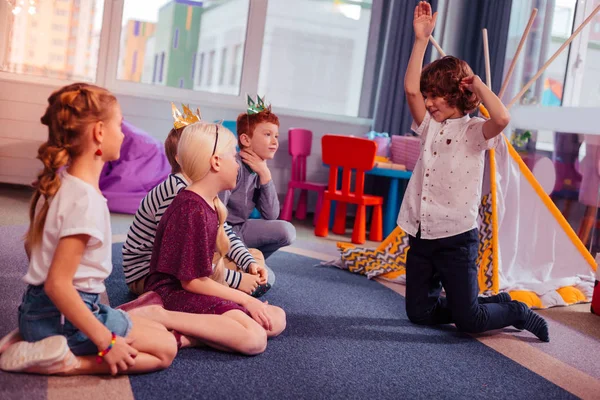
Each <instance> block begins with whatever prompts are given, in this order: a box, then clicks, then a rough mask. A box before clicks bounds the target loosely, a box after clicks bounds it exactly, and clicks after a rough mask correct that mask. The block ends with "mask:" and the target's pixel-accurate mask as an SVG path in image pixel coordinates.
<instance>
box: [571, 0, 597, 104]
mask: <svg viewBox="0 0 600 400" xmlns="http://www.w3.org/2000/svg"><path fill="white" fill-rule="evenodd" d="M599 4H600V0H595V1H594V3H593V7H587V9H588V10H592V9H594V8H595V7H596V6H598V5H599ZM590 25H591V26H592V29H590V35H589V38H588V42H587V44H585V43H583V47H584V49H581V50H583V51H585V63H584V64H583V65H581V64H580V63H577V67H578V68H577V70H578V71H579V73H580V74H581V88H582V89H581V90H580V91H579V92H580V93H575V97H576V101H575V103H576V105H578V106H580V107H600V15H599V14H596V17H595V18H594V20H593V21H592V22H591V23H590ZM581 50H580V52H581Z"/></svg>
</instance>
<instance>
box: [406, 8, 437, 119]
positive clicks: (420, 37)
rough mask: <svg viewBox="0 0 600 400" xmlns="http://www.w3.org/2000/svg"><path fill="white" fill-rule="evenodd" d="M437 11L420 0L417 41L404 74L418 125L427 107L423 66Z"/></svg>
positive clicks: (415, 23)
mask: <svg viewBox="0 0 600 400" xmlns="http://www.w3.org/2000/svg"><path fill="white" fill-rule="evenodd" d="M436 19H437V12H436V13H435V14H433V15H432V14H431V6H430V5H429V3H427V2H425V1H421V2H419V4H417V6H416V7H415V15H414V18H413V28H414V31H415V43H414V44H413V49H412V53H411V54H410V60H409V61H408V67H407V69H406V75H405V76H404V91H405V93H406V101H407V102H408V108H409V109H410V113H411V115H412V117H413V119H414V120H415V122H416V124H417V125H421V122H423V119H424V118H425V113H426V112H427V109H426V108H425V102H424V99H423V95H422V93H421V85H420V81H421V70H422V67H423V59H424V58H425V50H427V44H428V43H429V36H431V33H432V32H433V28H434V27H435V21H436Z"/></svg>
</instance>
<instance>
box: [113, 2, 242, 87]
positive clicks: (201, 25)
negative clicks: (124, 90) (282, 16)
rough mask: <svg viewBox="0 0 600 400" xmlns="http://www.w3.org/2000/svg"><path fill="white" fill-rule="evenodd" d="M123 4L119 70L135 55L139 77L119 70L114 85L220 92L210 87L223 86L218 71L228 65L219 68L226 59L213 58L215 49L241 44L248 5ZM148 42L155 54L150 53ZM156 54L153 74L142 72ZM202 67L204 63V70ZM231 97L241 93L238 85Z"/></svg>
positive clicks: (221, 74)
mask: <svg viewBox="0 0 600 400" xmlns="http://www.w3.org/2000/svg"><path fill="white" fill-rule="evenodd" d="M123 3H124V5H123V17H122V21H121V26H122V27H124V28H123V29H121V43H122V45H121V46H119V47H120V51H119V61H118V64H117V65H131V63H129V62H128V60H130V59H132V58H133V54H134V52H136V51H137V53H138V65H137V69H138V71H139V70H140V69H142V73H141V74H136V75H132V74H124V73H123V68H121V69H119V70H118V73H117V79H119V80H125V81H129V82H142V83H146V84H153V83H154V84H162V85H165V86H167V87H172V88H183V89H192V90H201V89H200V87H201V86H202V89H203V90H206V89H208V90H212V91H216V92H220V91H221V89H220V85H219V86H217V85H214V87H212V88H211V86H213V83H217V82H224V81H225V79H226V78H225V75H224V74H225V73H226V72H224V71H222V70H221V69H217V68H224V67H225V68H226V67H227V65H225V66H222V64H218V65H217V62H219V61H221V60H222V57H223V56H225V57H227V54H226V53H225V54H223V53H221V54H215V52H214V49H225V48H227V47H231V46H232V45H233V43H244V41H245V38H246V27H247V25H248V10H249V0H230V1H194V0H152V1H143V0H126V1H124V2H123ZM130 24H131V26H130ZM150 41H153V44H152V46H153V48H152V52H151V53H148V50H149V49H148V43H149V42H150ZM232 41H234V42H232ZM219 52H220V50H219ZM146 54H148V55H146ZM154 54H158V55H159V59H158V61H157V66H156V69H157V71H156V72H155V70H154V69H153V68H148V69H146V68H144V67H142V64H143V65H145V64H149V65H151V66H153V64H154V63H155V60H154ZM205 55H206V56H205ZM217 56H218V57H217ZM242 56H243V55H242ZM225 62H227V61H225ZM205 63H208V65H207V66H206V67H205ZM196 68H198V70H197V71H196ZM144 71H147V72H144ZM217 73H219V75H216V74H217ZM182 77H183V78H182ZM182 79H183V86H181V85H182ZM137 90H140V89H139V86H137ZM231 91H232V90H231V89H230V90H229V91H226V92H224V93H231ZM233 92H235V93H234V94H237V93H238V92H239V82H238V83H237V85H236V87H235V88H234V90H233Z"/></svg>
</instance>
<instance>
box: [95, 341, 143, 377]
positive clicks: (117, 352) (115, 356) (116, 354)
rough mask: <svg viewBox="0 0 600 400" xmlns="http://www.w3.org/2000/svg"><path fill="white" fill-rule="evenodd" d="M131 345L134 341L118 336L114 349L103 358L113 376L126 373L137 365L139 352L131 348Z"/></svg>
mask: <svg viewBox="0 0 600 400" xmlns="http://www.w3.org/2000/svg"><path fill="white" fill-rule="evenodd" d="M131 343H133V339H131V338H127V339H126V338H123V337H121V336H117V339H116V340H115V344H114V345H113V347H112V349H110V351H109V352H108V354H106V355H105V356H104V357H103V360H104V362H106V363H107V364H108V366H109V367H110V373H111V374H112V375H116V374H117V373H118V372H119V371H120V372H125V371H127V370H128V369H129V367H133V366H134V365H135V360H134V358H135V357H136V356H137V355H138V351H137V350H136V349H134V348H133V347H131V346H130V344H131Z"/></svg>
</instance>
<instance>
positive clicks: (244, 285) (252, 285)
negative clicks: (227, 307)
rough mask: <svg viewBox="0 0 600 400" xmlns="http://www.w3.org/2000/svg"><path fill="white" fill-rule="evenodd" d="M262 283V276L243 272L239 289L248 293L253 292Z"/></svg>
mask: <svg viewBox="0 0 600 400" xmlns="http://www.w3.org/2000/svg"><path fill="white" fill-rule="evenodd" d="M258 285H260V276H257V275H252V274H247V273H245V272H242V280H241V281H240V286H238V289H239V290H241V291H242V292H244V293H246V294H252V293H254V291H255V290H256V288H257V287H258Z"/></svg>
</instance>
